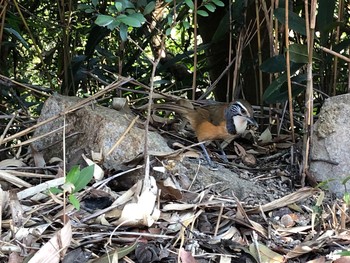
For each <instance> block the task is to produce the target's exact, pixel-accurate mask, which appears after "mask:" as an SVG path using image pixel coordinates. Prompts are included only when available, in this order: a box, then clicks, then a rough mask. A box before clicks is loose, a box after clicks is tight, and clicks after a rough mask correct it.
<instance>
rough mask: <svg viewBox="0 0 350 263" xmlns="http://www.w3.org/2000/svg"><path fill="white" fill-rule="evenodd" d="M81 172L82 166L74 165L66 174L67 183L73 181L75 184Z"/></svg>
mask: <svg viewBox="0 0 350 263" xmlns="http://www.w3.org/2000/svg"><path fill="white" fill-rule="evenodd" d="M79 174H80V166H79V165H74V166H73V167H72V168H71V169H70V171H69V172H68V174H67V176H66V183H71V184H73V185H75V183H76V182H77V181H78V180H79Z"/></svg>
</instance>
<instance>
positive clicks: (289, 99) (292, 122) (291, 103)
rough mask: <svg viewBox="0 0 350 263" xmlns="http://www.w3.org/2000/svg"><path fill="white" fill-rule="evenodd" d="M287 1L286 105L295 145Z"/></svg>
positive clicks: (286, 6)
mask: <svg viewBox="0 0 350 263" xmlns="http://www.w3.org/2000/svg"><path fill="white" fill-rule="evenodd" d="M288 3H289V1H285V9H286V10H285V20H286V22H285V41H286V64H287V65H286V67H287V69H286V71H287V84H288V103H289V118H290V128H291V133H292V141H293V143H295V135H294V119H293V97H292V84H291V81H290V77H291V76H290V58H289V57H290V56H289V22H288V17H289V10H288Z"/></svg>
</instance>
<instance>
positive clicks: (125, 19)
mask: <svg viewBox="0 0 350 263" xmlns="http://www.w3.org/2000/svg"><path fill="white" fill-rule="evenodd" d="M117 20H118V21H120V22H122V23H124V24H126V25H127V26H131V27H140V26H141V23H140V21H139V20H138V19H136V18H134V17H131V16H126V15H124V14H121V15H119V16H117Z"/></svg>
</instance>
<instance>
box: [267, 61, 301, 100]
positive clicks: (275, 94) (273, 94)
mask: <svg viewBox="0 0 350 263" xmlns="http://www.w3.org/2000/svg"><path fill="white" fill-rule="evenodd" d="M303 65H304V64H296V63H293V64H292V66H291V69H290V71H291V75H293V74H294V73H295V72H296V71H297V70H298V69H300V67H302V66H303ZM298 77H299V78H300V76H296V77H293V81H294V80H296V82H298ZM286 81H287V73H286V72H285V73H283V74H281V75H280V76H279V77H278V78H277V79H275V80H274V81H273V82H272V83H271V84H270V85H269V86H268V87H267V89H266V90H265V92H264V95H263V100H264V101H265V102H266V103H277V102H284V101H286V100H287V99H288V87H287V85H286V84H287V82H286ZM299 82H301V81H299ZM303 90H304V88H303V87H301V86H298V85H293V87H292V95H293V96H296V95H298V94H300V92H302V91H303Z"/></svg>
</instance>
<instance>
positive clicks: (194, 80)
mask: <svg viewBox="0 0 350 263" xmlns="http://www.w3.org/2000/svg"><path fill="white" fill-rule="evenodd" d="M193 4H194V10H193V34H194V39H193V80H192V99H193V100H195V99H196V89H197V82H196V79H197V4H198V3H197V0H194V3H193Z"/></svg>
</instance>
